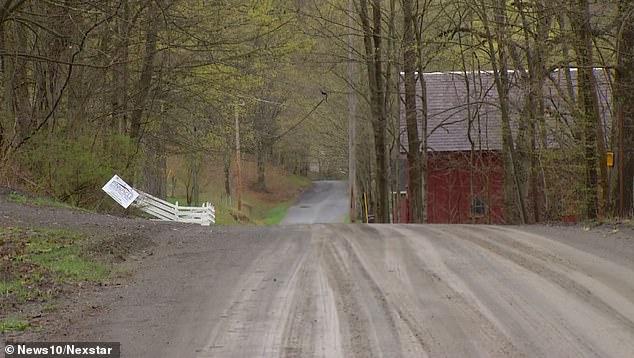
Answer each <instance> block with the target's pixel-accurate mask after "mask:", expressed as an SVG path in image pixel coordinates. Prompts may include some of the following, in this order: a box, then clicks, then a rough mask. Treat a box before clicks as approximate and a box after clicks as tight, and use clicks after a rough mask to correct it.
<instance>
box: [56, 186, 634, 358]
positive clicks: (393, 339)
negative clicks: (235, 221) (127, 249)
mask: <svg viewBox="0 0 634 358" xmlns="http://www.w3.org/2000/svg"><path fill="white" fill-rule="evenodd" d="M323 185H329V184H323ZM332 186H337V184H336V183H333V184H332ZM318 188H319V186H318V187H317V189H316V190H319V189H318ZM310 195H311V194H309V197H308V198H307V199H306V200H304V201H303V203H309V204H308V205H311V207H312V208H313V209H315V210H317V211H316V212H320V213H324V212H327V213H328V215H330V214H331V213H330V212H329V211H328V206H324V205H323V203H320V201H319V200H318V199H317V198H318V196H313V197H312V199H311V196H310ZM326 198H327V200H330V199H328V198H330V195H327V196H326ZM332 199H334V197H333V198H332ZM335 201H336V200H335ZM299 205H300V206H301V205H304V204H301V202H300V204H299ZM340 214H341V213H337V214H333V216H332V218H335V217H340ZM293 215H295V214H293ZM301 216H302V215H300V216H299V217H301ZM295 217H297V216H295ZM304 217H305V216H304ZM307 221H311V220H307ZM314 221H318V220H314ZM157 243H158V246H157V247H156V248H155V253H154V255H153V256H150V257H149V258H147V259H146V260H145V261H144V262H143V263H142V264H141V266H140V267H139V268H138V273H137V276H136V282H135V283H133V284H131V285H129V286H125V287H119V288H113V289H112V291H109V292H110V293H109V295H111V297H112V304H111V310H110V312H109V313H108V314H107V315H104V316H103V317H102V318H101V319H93V320H84V321H81V322H74V326H73V327H74V332H75V333H72V334H71V335H70V336H65V337H55V338H66V339H69V338H74V339H83V340H90V339H93V340H105V341H108V340H113V341H120V342H122V349H123V353H124V354H123V357H135V358H138V357H148V358H149V357H223V358H224V357H228V358H231V357H285V358H292V357H327V358H331V357H332V358H337V357H389V358H392V357H416V358H419V357H483V358H485V357H486V358H489V357H575V358H577V357H604V358H605V357H619V358H621V357H623V358H626V357H634V279H633V278H634V260H633V259H632V258H633V257H634V238H633V237H632V235H631V232H628V233H623V232H620V233H616V234H613V233H609V232H608V231H607V230H605V231H598V230H593V231H589V232H586V231H584V230H583V229H581V228H578V227H560V228H553V227H544V226H533V227H531V226H528V227H508V226H506V227H495V226H467V225H344V224H313V225H302V224H298V225H285V226H277V227H266V228H261V227H246V228H244V227H236V228H214V230H213V232H209V231H208V230H207V229H205V228H200V227H194V226H191V227H178V228H171V229H170V232H169V233H165V234H164V235H163V236H158V237H157ZM77 332H81V333H77Z"/></svg>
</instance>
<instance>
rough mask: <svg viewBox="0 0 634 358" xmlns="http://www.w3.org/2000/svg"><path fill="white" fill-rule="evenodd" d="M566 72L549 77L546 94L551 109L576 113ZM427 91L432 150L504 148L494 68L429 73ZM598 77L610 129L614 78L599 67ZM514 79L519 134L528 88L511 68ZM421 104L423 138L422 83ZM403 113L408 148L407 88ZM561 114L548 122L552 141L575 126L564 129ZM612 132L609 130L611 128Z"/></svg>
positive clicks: (403, 138)
mask: <svg viewBox="0 0 634 358" xmlns="http://www.w3.org/2000/svg"><path fill="white" fill-rule="evenodd" d="M569 73H570V77H571V85H572V86H571V88H572V90H573V93H574V92H576V82H577V81H576V71H575V70H574V69H573V70H571V71H570V72H569ZM563 74H564V71H554V72H552V73H551V74H550V79H549V80H547V81H546V85H545V88H544V95H545V96H546V110H547V113H555V112H556V113H558V114H563V115H564V116H566V115H570V113H569V112H570V110H569V109H570V108H572V106H571V103H572V102H571V101H574V100H573V99H571V98H569V97H568V96H567V91H566V90H563V91H562V90H561V89H562V88H566V86H565V83H566V79H565V76H564V75H563ZM423 76H424V79H425V83H426V92H427V147H428V151H438V152H447V151H467V150H471V148H472V143H473V147H474V149H476V150H501V149H502V120H501V114H500V109H499V101H498V93H497V89H496V87H495V83H494V76H493V73H492V72H491V71H467V72H432V73H424V74H423ZM595 76H596V77H597V79H598V81H597V82H598V83H599V85H598V88H599V91H598V94H599V107H600V111H601V114H602V119H603V125H604V128H609V118H610V110H609V108H610V98H611V96H610V91H609V85H608V84H609V76H608V74H607V72H606V71H603V70H595ZM509 78H510V81H511V90H510V93H509V99H510V116H511V127H512V128H511V129H512V132H513V133H515V132H516V127H517V119H518V117H519V113H520V109H521V108H522V106H523V105H524V97H525V95H524V94H525V93H526V91H524V90H522V89H521V88H520V87H519V83H520V81H519V79H518V74H516V73H515V72H514V71H509ZM416 89H417V96H416V97H417V99H416V101H417V108H418V109H419V112H418V117H419V121H418V123H419V124H418V126H419V136H420V131H421V126H422V120H421V118H422V111H421V110H420V109H421V108H422V104H421V103H422V95H421V88H420V85H419V82H417V88H416ZM400 92H401V93H400V98H401V106H400V107H401V110H400V111H401V113H400V132H401V133H400V135H401V144H402V147H401V151H404V150H406V149H407V148H408V141H407V133H406V125H405V111H404V102H403V98H404V96H403V94H404V93H403V92H404V87H403V84H402V82H401V86H400ZM560 119H561V116H559V118H558V119H557V120H555V116H552V120H550V121H548V122H549V125H548V126H547V131H548V134H547V137H548V140H549V142H554V141H557V140H558V139H559V138H558V137H559V136H561V135H562V132H565V131H568V130H569V128H562V124H561V120H560ZM605 132H606V133H607V132H609V131H607V130H606V131H605Z"/></svg>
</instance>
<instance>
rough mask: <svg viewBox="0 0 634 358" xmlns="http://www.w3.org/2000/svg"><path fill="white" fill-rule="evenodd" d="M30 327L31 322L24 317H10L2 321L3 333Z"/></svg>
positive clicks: (1, 328)
mask: <svg viewBox="0 0 634 358" xmlns="http://www.w3.org/2000/svg"><path fill="white" fill-rule="evenodd" d="M28 328H29V322H28V321H25V320H22V319H17V318H14V317H8V318H5V319H3V320H1V321H0V332H2V334H5V333H8V332H15V331H25V330H27V329H28Z"/></svg>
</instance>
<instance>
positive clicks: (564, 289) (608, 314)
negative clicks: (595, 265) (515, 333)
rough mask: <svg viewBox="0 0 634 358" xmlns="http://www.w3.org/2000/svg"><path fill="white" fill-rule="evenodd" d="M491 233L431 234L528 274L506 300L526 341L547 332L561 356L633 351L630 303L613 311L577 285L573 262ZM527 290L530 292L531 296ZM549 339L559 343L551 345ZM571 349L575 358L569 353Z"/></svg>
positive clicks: (471, 229)
mask: <svg viewBox="0 0 634 358" xmlns="http://www.w3.org/2000/svg"><path fill="white" fill-rule="evenodd" d="M428 230H435V229H432V228H430V229H428ZM490 230H494V231H496V230H497V228H495V229H492V228H486V227H481V226H456V227H452V228H451V230H447V228H442V229H440V230H436V231H438V232H439V233H441V234H443V235H444V236H445V237H446V238H452V239H455V240H459V241H464V242H467V243H470V244H472V245H473V246H474V247H475V248H479V249H480V250H483V252H488V253H490V254H493V255H494V259H495V260H497V261H499V262H500V263H501V264H502V265H503V266H502V267H504V266H508V265H509V264H510V265H512V266H509V268H510V269H512V270H514V271H515V272H516V273H514V275H513V276H518V275H523V276H526V274H522V270H524V272H527V273H528V272H530V276H526V278H525V279H524V281H523V282H522V283H520V282H518V284H516V287H517V290H518V292H521V293H522V295H519V294H513V293H511V295H510V296H508V301H509V304H510V303H512V302H515V304H514V305H513V309H512V310H511V311H510V313H511V314H519V315H520V317H521V320H519V323H520V324H521V325H522V326H524V328H525V329H528V331H529V332H532V333H531V334H529V335H528V336H527V337H529V338H533V340H537V339H536V338H537V337H543V333H542V332H549V331H550V332H551V334H550V335H549V336H547V337H545V339H546V341H550V340H552V342H553V344H552V347H553V349H559V347H564V346H565V345H562V343H564V342H567V344H568V346H567V348H566V350H564V351H562V352H561V354H560V356H561V355H562V354H566V356H596V357H604V356H616V357H620V356H628V355H629V353H627V352H632V351H634V346H632V344H631V343H629V342H628V338H629V340H630V341H631V338H632V337H633V335H632V332H634V325H633V324H632V321H631V320H630V319H629V318H628V317H627V312H628V310H629V307H630V306H631V302H627V300H620V301H619V303H621V304H623V303H625V306H617V307H619V309H616V308H615V307H614V306H612V305H610V304H608V303H607V302H606V301H604V300H603V299H602V297H601V296H604V294H603V293H598V294H597V292H594V293H593V292H592V291H591V290H590V289H588V287H586V285H584V283H585V282H584V280H581V281H580V280H579V277H583V275H580V274H574V273H571V272H573V271H572V269H573V268H575V267H578V263H577V261H576V260H575V262H574V263H573V262H572V261H570V260H568V259H567V258H564V257H561V256H559V255H555V254H553V253H552V252H548V251H544V250H543V249H540V248H539V247H535V246H533V247H530V246H529V247H527V245H525V244H523V243H519V244H518V243H517V242H516V240H515V239H512V238H510V237H505V236H504V235H501V236H500V233H496V232H493V233H491V232H490ZM586 277H587V276H586ZM539 281H545V282H548V283H549V284H546V285H545V284H544V283H540V282H539ZM551 285H552V286H551ZM523 286H525V287H523ZM531 286H532V287H534V290H533V291H532V292H531V290H530V289H529V288H530V287H531ZM623 312H625V313H626V314H623ZM617 327H618V328H617ZM552 336H554V337H559V338H557V339H555V340H553V339H552ZM574 350H577V354H572V353H570V352H573V351H574Z"/></svg>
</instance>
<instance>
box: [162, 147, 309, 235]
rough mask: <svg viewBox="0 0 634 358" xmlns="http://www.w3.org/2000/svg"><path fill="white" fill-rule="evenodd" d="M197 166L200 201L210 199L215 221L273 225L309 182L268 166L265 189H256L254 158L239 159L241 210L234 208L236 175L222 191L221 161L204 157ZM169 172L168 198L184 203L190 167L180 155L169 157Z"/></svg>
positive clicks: (232, 171)
mask: <svg viewBox="0 0 634 358" xmlns="http://www.w3.org/2000/svg"><path fill="white" fill-rule="evenodd" d="M203 163H204V164H203V165H202V168H201V170H200V177H199V183H200V194H199V201H200V202H205V201H209V202H211V203H212V204H213V205H214V206H215V207H216V225H240V224H256V225H274V224H278V223H279V222H280V221H281V220H282V219H283V218H284V216H285V215H286V210H287V209H288V207H289V206H290V205H291V204H292V203H293V202H294V201H295V199H296V198H297V196H298V195H299V194H300V193H301V192H302V191H304V190H305V189H306V188H308V187H309V186H310V180H309V179H308V178H304V177H300V176H297V175H293V174H291V173H289V172H287V171H286V170H284V169H283V168H281V167H275V166H267V168H266V191H256V190H255V189H254V187H255V182H256V166H255V163H254V162H253V161H250V160H244V161H243V162H242V211H240V212H238V211H237V209H236V197H235V188H236V182H237V180H236V176H235V172H234V170H233V166H232V168H231V169H232V170H231V173H230V187H231V195H227V194H226V192H225V178H224V170H223V166H222V162H214V161H211V160H203ZM168 172H169V173H171V174H172V175H175V177H176V185H175V186H174V191H173V195H172V190H171V185H170V183H169V181H168V188H167V193H168V196H169V200H170V201H171V202H175V201H178V202H179V204H181V205H186V204H187V199H186V198H187V194H186V193H187V191H186V187H187V183H188V180H190V181H191V178H188V177H189V176H188V173H189V167H188V163H187V161H183V160H182V158H170V160H168Z"/></svg>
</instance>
